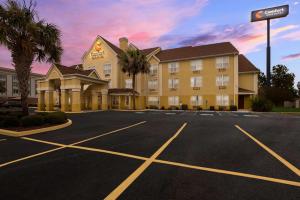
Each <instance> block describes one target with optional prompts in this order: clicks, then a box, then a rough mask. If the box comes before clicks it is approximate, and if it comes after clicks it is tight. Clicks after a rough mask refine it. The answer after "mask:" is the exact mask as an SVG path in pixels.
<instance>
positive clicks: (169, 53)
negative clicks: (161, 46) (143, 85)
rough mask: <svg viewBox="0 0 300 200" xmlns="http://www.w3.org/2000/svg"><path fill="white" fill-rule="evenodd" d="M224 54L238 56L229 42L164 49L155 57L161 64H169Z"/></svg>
mask: <svg viewBox="0 0 300 200" xmlns="http://www.w3.org/2000/svg"><path fill="white" fill-rule="evenodd" d="M226 54H238V50H237V49H236V48H235V47H234V46H233V45H232V44H231V43H230V42H223V43H216V44H209V45H203V46H194V47H193V46H188V47H181V48H175V49H166V50H162V51H160V52H159V53H157V54H156V57H158V59H159V60H160V61H161V62H170V61H177V60H188V59H193V58H200V57H208V56H216V55H226Z"/></svg>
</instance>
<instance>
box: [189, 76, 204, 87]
mask: <svg viewBox="0 0 300 200" xmlns="http://www.w3.org/2000/svg"><path fill="white" fill-rule="evenodd" d="M191 87H193V88H194V87H202V77H201V76H197V77H192V78H191Z"/></svg>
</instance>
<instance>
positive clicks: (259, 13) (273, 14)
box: [251, 5, 289, 22]
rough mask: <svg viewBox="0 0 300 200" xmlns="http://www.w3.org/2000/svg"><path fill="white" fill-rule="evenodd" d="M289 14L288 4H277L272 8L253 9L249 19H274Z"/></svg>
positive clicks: (253, 20)
mask: <svg viewBox="0 0 300 200" xmlns="http://www.w3.org/2000/svg"><path fill="white" fill-rule="evenodd" d="M288 14H289V5H284V6H278V7H273V8H266V9H261V10H255V11H252V13H251V21H252V22H255V21H262V20H267V19H275V18H281V17H286V16H287V15H288Z"/></svg>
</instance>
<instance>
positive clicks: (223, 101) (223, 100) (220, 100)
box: [216, 95, 229, 106]
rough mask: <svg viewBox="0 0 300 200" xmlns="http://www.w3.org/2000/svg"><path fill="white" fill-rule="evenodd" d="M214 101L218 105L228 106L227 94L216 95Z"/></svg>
mask: <svg viewBox="0 0 300 200" xmlns="http://www.w3.org/2000/svg"><path fill="white" fill-rule="evenodd" d="M216 101H217V105H218V106H229V96H228V95H217V96H216Z"/></svg>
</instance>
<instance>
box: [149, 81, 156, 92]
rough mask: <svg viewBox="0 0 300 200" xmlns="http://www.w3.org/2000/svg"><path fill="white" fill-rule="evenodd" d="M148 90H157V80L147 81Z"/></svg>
mask: <svg viewBox="0 0 300 200" xmlns="http://www.w3.org/2000/svg"><path fill="white" fill-rule="evenodd" d="M148 88H149V89H150V90H156V89H157V80H149V81H148Z"/></svg>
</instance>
